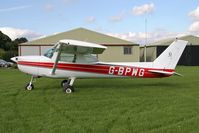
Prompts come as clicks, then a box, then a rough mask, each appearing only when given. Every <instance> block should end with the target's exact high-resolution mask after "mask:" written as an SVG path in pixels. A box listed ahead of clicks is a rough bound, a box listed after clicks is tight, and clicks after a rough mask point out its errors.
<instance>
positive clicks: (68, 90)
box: [63, 84, 75, 94]
mask: <svg viewBox="0 0 199 133" xmlns="http://www.w3.org/2000/svg"><path fill="white" fill-rule="evenodd" d="M63 91H64V92H65V93H67V94H70V93H72V92H74V91H75V90H74V87H73V86H70V85H68V84H67V85H66V84H65V85H64V88H63Z"/></svg>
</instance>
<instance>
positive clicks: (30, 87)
mask: <svg viewBox="0 0 199 133" xmlns="http://www.w3.org/2000/svg"><path fill="white" fill-rule="evenodd" d="M25 89H26V90H29V91H31V90H33V89H34V85H33V84H30V83H28V84H27V85H26V87H25Z"/></svg>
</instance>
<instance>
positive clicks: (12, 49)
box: [0, 31, 28, 61]
mask: <svg viewBox="0 0 199 133" xmlns="http://www.w3.org/2000/svg"><path fill="white" fill-rule="evenodd" d="M27 41H28V40H27V39H26V38H25V37H21V38H17V39H15V40H14V41H12V40H11V39H10V38H9V37H8V36H7V35H5V34H3V33H2V32H1V31H0V58H3V59H4V60H7V61H9V60H10V58H11V57H13V56H17V55H18V44H20V43H25V42H27Z"/></svg>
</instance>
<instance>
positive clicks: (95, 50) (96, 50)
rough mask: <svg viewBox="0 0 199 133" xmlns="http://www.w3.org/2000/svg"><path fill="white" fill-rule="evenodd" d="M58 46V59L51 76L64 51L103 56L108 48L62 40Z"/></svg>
mask: <svg viewBox="0 0 199 133" xmlns="http://www.w3.org/2000/svg"><path fill="white" fill-rule="evenodd" d="M57 45H58V49H57V50H56V53H55V54H56V58H55V63H54V65H53V69H52V72H51V74H55V70H56V67H57V64H58V62H59V57H60V54H61V51H62V50H63V49H64V51H65V52H67V53H69V54H74V55H79V54H80V55H84V54H101V53H103V52H104V50H105V49H106V48H107V47H105V46H102V45H99V44H95V43H89V42H83V41H77V40H69V39H64V40H60V41H59V42H58V44H57ZM64 46H65V47H64Z"/></svg>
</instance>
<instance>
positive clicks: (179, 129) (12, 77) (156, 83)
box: [0, 67, 199, 133]
mask: <svg viewBox="0 0 199 133" xmlns="http://www.w3.org/2000/svg"><path fill="white" fill-rule="evenodd" d="M177 72H179V73H181V74H183V75H184V77H176V76H173V77H170V78H164V79H130V78H124V79H78V80H76V81H75V85H74V86H75V88H76V92H75V93H73V94H70V95H68V94H64V93H63V92H62V90H61V87H60V82H61V81H62V80H61V79H55V80H54V79H47V78H40V79H37V82H36V83H34V85H35V89H34V90H33V91H25V90H24V85H25V84H26V83H27V82H28V81H29V80H30V76H27V75H25V74H24V73H21V72H19V71H18V70H16V69H0V133H4V132H5V133H6V132H14V133H23V132H24V133H31V132H32V133H37V132H47V133H51V132H56V133H58V132H67V133H73V132H74V133H106V132H110V133H128V132H139V133H140V132H147V133H160V132H174V133H183V132H184V133H188V132H191V133H193V132H199V126H198V125H199V67H178V68H177Z"/></svg>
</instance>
